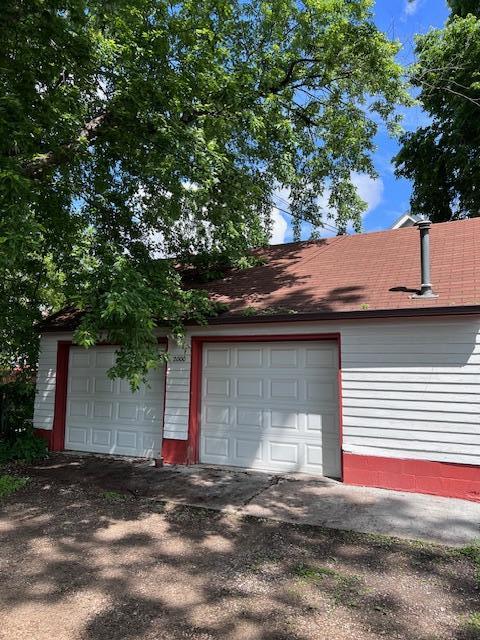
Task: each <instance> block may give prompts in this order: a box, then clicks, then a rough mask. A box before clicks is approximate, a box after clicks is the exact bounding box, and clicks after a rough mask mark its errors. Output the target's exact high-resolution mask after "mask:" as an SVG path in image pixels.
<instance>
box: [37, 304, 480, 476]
mask: <svg viewBox="0 0 480 640" xmlns="http://www.w3.org/2000/svg"><path fill="white" fill-rule="evenodd" d="M479 330H480V321H479V320H478V319H476V318H474V317H464V318H461V317H459V318H451V319H446V318H437V319H402V320H393V319H392V320H378V321H363V322H361V321H349V322H343V323H330V322H329V323H322V322H311V323H295V322H292V323H289V324H284V323H281V324H280V323H278V324H277V323H275V324H271V325H268V324H260V325H256V326H255V325H246V326H242V325H237V326H233V325H232V326H225V327H220V326H210V327H199V328H195V329H191V330H189V331H188V337H187V340H186V347H185V348H184V347H181V346H176V345H175V344H174V343H173V342H172V341H170V343H169V351H170V361H169V363H168V367H167V380H166V400H165V421H164V437H165V438H168V439H174V440H186V439H187V437H188V411H189V398H190V336H192V335H212V336H218V335H221V336H225V339H226V341H228V337H229V336H235V335H259V336H262V335H272V334H283V335H285V334H294V333H299V334H300V333H303V334H304V333H337V332H338V333H340V334H341V350H342V398H343V406H342V413H343V449H344V451H347V452H349V453H356V454H363V455H370V456H385V457H393V458H412V459H423V460H434V461H444V462H457V463H466V464H480V332H479ZM58 339H64V340H65V339H69V336H67V337H65V334H62V335H60V334H59V335H56V336H52V335H47V336H45V337H43V338H42V345H41V354H40V362H39V373H38V392H37V398H36V402H35V426H37V427H41V428H44V429H51V426H52V419H53V405H54V393H55V364H56V342H57V340H58Z"/></svg>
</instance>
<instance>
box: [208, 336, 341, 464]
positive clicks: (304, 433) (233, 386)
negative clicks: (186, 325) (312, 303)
mask: <svg viewBox="0 0 480 640" xmlns="http://www.w3.org/2000/svg"><path fill="white" fill-rule="evenodd" d="M203 362H204V376H203V384H202V406H201V427H200V434H201V444H200V459H201V461H202V462H207V463H208V462H210V463H214V464H215V463H216V464H225V465H234V466H241V467H253V468H258V469H266V470H274V471H279V472H281V471H303V472H307V473H316V474H322V473H323V472H325V473H326V472H327V471H325V470H328V473H329V474H330V475H333V476H339V475H340V443H339V429H338V391H337V375H338V369H337V367H336V362H338V354H337V350H336V345H335V344H333V343H318V346H317V343H315V344H310V343H299V342H292V343H282V344H281V345H280V344H278V345H275V344H273V343H272V344H267V345H266V344H260V343H259V344H258V345H257V344H249V345H248V346H245V347H243V346H239V345H237V344H231V345H229V344H228V343H225V345H208V344H207V345H206V346H205V349H204V357H203ZM326 458H328V460H326Z"/></svg>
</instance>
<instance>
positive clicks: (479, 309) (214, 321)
mask: <svg viewBox="0 0 480 640" xmlns="http://www.w3.org/2000/svg"><path fill="white" fill-rule="evenodd" d="M455 315H480V305H465V306H455V307H453V306H451V307H423V308H419V309H415V308H411V307H409V308H406V309H365V310H361V311H320V312H313V313H287V314H269V315H267V314H259V315H249V316H240V315H232V316H223V317H222V316H219V317H216V318H211V319H210V320H209V321H208V324H209V325H222V324H257V323H259V322H261V323H267V322H306V321H320V320H365V319H373V318H412V317H413V318H415V317H435V316H455ZM186 324H190V325H191V324H195V323H186Z"/></svg>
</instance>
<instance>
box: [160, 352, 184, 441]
mask: <svg viewBox="0 0 480 640" xmlns="http://www.w3.org/2000/svg"><path fill="white" fill-rule="evenodd" d="M168 352H169V360H168V363H167V381H166V393H165V417H164V422H163V437H164V438H172V439H174V440H175V439H176V440H186V439H187V434H188V408H189V398H190V339H188V340H187V342H186V345H185V346H181V345H176V344H175V342H173V341H172V340H169V341H168Z"/></svg>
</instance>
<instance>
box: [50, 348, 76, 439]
mask: <svg viewBox="0 0 480 640" xmlns="http://www.w3.org/2000/svg"><path fill="white" fill-rule="evenodd" d="M71 345H72V342H71V341H67V340H59V341H58V343H57V367H56V382H55V409H54V413H53V430H52V437H51V441H50V448H51V449H52V451H63V449H64V448H65V422H66V413H67V387H68V360H69V356H70V347H71Z"/></svg>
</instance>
